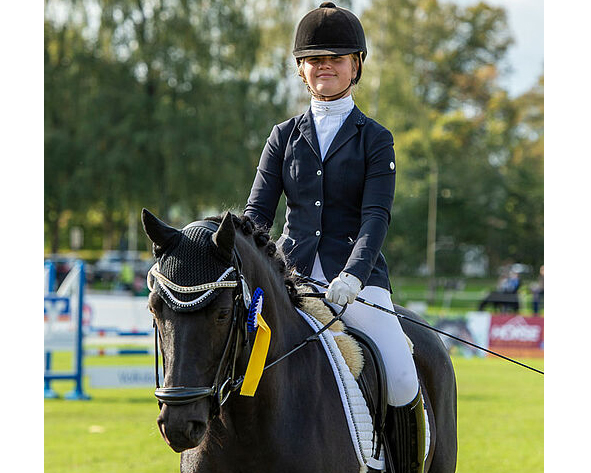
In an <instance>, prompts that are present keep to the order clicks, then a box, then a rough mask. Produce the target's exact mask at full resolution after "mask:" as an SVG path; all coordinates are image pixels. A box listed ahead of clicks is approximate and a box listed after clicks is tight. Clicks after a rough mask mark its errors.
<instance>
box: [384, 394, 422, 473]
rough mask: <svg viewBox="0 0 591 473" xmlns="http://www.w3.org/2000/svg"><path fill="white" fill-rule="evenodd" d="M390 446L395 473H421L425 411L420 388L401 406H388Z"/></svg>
mask: <svg viewBox="0 0 591 473" xmlns="http://www.w3.org/2000/svg"><path fill="white" fill-rule="evenodd" d="M388 417H389V419H388V420H389V421H390V422H391V423H390V422H388V423H389V424H390V426H389V428H388V431H389V432H390V448H391V452H392V456H393V457H394V465H395V471H396V473H423V470H424V467H425V411H424V408H423V397H422V396H421V389H420V388H419V391H418V393H417V396H416V397H415V398H414V399H413V400H412V401H411V402H410V403H408V404H407V405H405V406H402V407H392V406H388Z"/></svg>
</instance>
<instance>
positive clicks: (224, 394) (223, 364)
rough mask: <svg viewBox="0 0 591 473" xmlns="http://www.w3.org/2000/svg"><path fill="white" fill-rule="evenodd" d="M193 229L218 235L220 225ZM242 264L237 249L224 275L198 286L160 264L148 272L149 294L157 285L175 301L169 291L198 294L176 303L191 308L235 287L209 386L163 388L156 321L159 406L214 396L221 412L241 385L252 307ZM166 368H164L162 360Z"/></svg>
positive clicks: (206, 224)
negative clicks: (240, 363) (169, 274)
mask: <svg viewBox="0 0 591 473" xmlns="http://www.w3.org/2000/svg"><path fill="white" fill-rule="evenodd" d="M191 226H198V227H203V228H207V229H209V230H211V231H212V232H215V231H216V230H217V229H218V228H219V225H218V224H217V223H216V222H213V221H209V220H206V221H199V222H194V223H192V224H191ZM241 269H242V263H241V260H240V256H239V254H238V252H237V251H236V249H235V248H234V251H233V253H232V265H231V266H230V267H228V269H227V270H226V271H225V272H224V273H223V274H222V276H221V277H220V278H219V279H218V280H217V281H214V282H210V283H206V284H201V285H199V286H192V287H187V286H179V285H177V284H175V283H174V282H172V281H170V280H169V279H167V278H166V277H165V276H164V275H162V274H161V273H160V272H159V268H158V263H156V264H155V265H154V266H152V268H151V269H150V271H149V272H148V288H149V289H150V291H152V290H153V288H154V283H157V284H159V285H160V288H161V289H162V290H164V291H166V292H167V294H168V296H169V297H171V298H174V296H173V295H172V293H171V291H170V290H174V291H176V292H180V293H184V294H198V293H203V294H202V295H201V296H198V297H196V298H195V299H194V300H193V301H190V302H182V301H178V300H176V299H175V303H178V304H185V305H191V304H193V303H194V302H195V301H198V300H200V299H203V298H205V297H207V296H209V295H211V293H212V292H213V291H214V290H215V289H221V288H232V287H233V288H234V294H233V299H234V302H233V309H232V324H231V326H230V330H229V332H228V336H227V338H226V344H225V348H224V351H223V353H222V357H221V359H220V362H219V365H218V368H217V370H216V374H215V377H214V379H213V383H212V384H211V385H210V386H198V387H189V386H170V387H160V381H159V373H158V364H159V362H158V353H159V349H158V342H159V338H160V337H159V332H158V326H157V324H156V319H154V321H153V326H154V345H155V350H154V353H155V356H154V358H155V376H156V390H155V391H154V395H155V396H156V398H157V399H158V405H159V406H160V408H162V405H163V404H166V405H169V406H176V405H183V404H190V403H192V402H195V401H199V400H200V399H204V398H208V397H211V398H213V399H212V400H213V403H214V406H213V407H214V412H218V411H219V408H221V406H222V405H223V404H224V403H225V402H226V400H227V399H228V397H229V395H230V394H231V393H232V391H235V390H236V389H238V387H239V386H240V384H241V379H240V380H236V362H237V360H238V355H239V352H240V350H239V347H240V346H241V344H242V343H243V342H245V341H246V340H247V331H246V322H247V318H246V313H247V310H248V306H249V305H250V298H251V296H250V290H249V288H248V285H247V283H246V281H245V279H244V276H243V275H242V270H241ZM231 274H236V278H235V279H234V280H228V279H227V278H228V276H229V275H231ZM162 356H163V357H164V355H162ZM162 365H163V367H164V366H165V363H164V360H163V364H162Z"/></svg>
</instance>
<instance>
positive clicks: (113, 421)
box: [44, 356, 544, 473]
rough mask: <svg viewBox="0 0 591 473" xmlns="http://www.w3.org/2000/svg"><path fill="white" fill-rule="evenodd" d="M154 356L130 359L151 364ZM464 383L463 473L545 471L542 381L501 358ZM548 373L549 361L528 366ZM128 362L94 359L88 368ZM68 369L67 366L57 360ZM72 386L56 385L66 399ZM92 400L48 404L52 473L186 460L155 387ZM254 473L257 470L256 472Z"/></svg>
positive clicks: (151, 471)
mask: <svg viewBox="0 0 591 473" xmlns="http://www.w3.org/2000/svg"><path fill="white" fill-rule="evenodd" d="M150 361H151V358H150V357H148V356H137V357H126V358H125V360H124V363H125V364H126V365H127V364H149V363H150ZM453 361H454V366H455V369H456V376H457V381H458V418H459V432H458V438H459V455H458V468H457V472H458V473H481V472H486V473H515V472H519V473H540V472H542V471H543V469H544V444H543V442H544V430H543V429H544V410H543V405H544V399H543V397H544V393H543V388H544V380H543V376H541V375H539V374H537V373H534V372H530V371H527V370H525V369H523V368H520V367H518V366H515V365H512V364H510V363H507V362H506V361H503V360H500V359H496V358H485V359H482V358H471V359H464V358H459V357H454V359H453ZM524 361H525V362H526V363H528V364H531V365H533V366H534V367H536V368H538V369H543V361H542V360H524ZM118 362H121V359H117V358H98V357H95V358H93V357H88V358H87V364H88V365H95V366H96V365H104V364H111V363H112V364H114V363H118ZM55 363H56V369H59V366H60V365H64V364H65V367H66V368H67V366H68V365H67V364H66V360H65V359H60V358H59V357H58V358H57V359H56V360H55ZM71 384H72V383H71V382H67V381H63V382H56V383H54V385H53V387H54V389H55V390H56V391H58V392H59V393H60V394H63V393H66V392H68V391H69V390H71V388H72V386H71ZM87 391H88V393H89V394H90V395H91V396H92V400H90V401H64V400H61V399H57V400H45V424H44V429H45V440H44V443H45V473H103V472H104V473H106V472H109V473H122V472H126V473H167V472H171V473H172V472H178V471H179V466H178V465H179V455H178V454H176V453H174V452H173V451H172V450H170V448H169V447H168V446H167V445H166V444H165V443H164V441H163V440H162V439H161V437H160V434H159V433H158V430H157V427H156V423H155V420H156V416H157V414H158V407H157V405H156V401H155V398H154V397H153V394H152V393H153V390H152V389H145V390H144V389H126V390H115V389H100V390H99V389H94V390H93V389H88V390H87ZM253 473H255V472H253Z"/></svg>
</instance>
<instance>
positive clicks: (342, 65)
mask: <svg viewBox="0 0 591 473" xmlns="http://www.w3.org/2000/svg"><path fill="white" fill-rule="evenodd" d="M303 73H304V78H305V79H306V82H307V84H308V85H309V86H310V89H312V92H314V94H315V95H318V96H326V97H329V96H331V95H336V94H338V93H340V92H342V91H343V90H345V89H346V88H347V87H348V86H349V84H350V83H351V80H352V79H354V78H355V77H356V76H357V62H356V61H355V60H354V59H353V56H352V55H351V54H348V55H346V56H314V57H307V58H305V59H304V67H303ZM350 93H351V91H350V90H349V91H348V93H347V94H345V95H349V94H350Z"/></svg>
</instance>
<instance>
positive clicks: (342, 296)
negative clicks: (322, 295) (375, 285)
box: [326, 272, 361, 305]
mask: <svg viewBox="0 0 591 473" xmlns="http://www.w3.org/2000/svg"><path fill="white" fill-rule="evenodd" d="M359 291H361V281H360V280H359V279H357V278H356V277H355V276H353V275H352V274H349V273H345V272H341V274H339V275H338V276H337V277H336V278H334V279H333V280H332V282H331V283H330V285H329V286H328V290H327V291H326V300H327V301H328V302H334V303H335V304H338V305H345V304H352V303H353V302H355V298H356V297H357V294H359Z"/></svg>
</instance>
